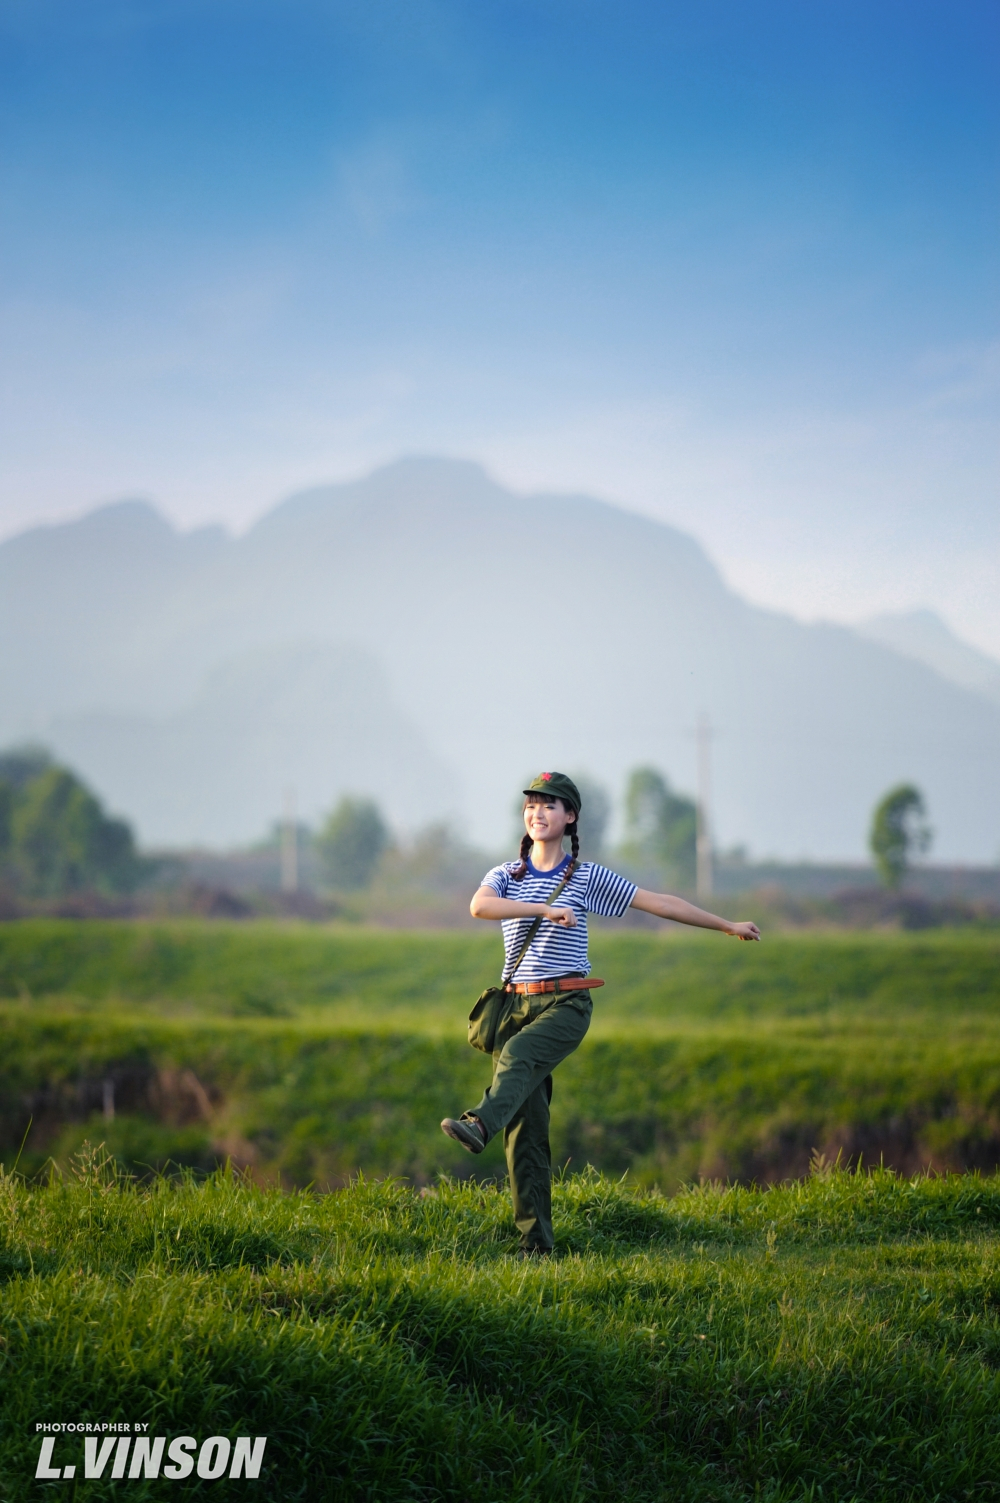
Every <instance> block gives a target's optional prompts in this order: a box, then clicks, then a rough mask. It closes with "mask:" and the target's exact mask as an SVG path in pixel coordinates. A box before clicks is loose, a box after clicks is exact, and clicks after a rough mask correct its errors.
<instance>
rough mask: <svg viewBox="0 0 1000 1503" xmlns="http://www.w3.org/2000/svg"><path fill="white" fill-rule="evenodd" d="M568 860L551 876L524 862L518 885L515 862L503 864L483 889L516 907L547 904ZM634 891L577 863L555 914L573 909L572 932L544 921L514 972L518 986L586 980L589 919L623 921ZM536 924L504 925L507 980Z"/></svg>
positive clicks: (603, 871)
mask: <svg viewBox="0 0 1000 1503" xmlns="http://www.w3.org/2000/svg"><path fill="white" fill-rule="evenodd" d="M569 859H570V858H569V857H568V856H567V857H566V859H565V860H564V861H561V862H560V863H559V865H558V866H557V867H555V868H554V870H552V871H550V872H540V871H538V870H536V868H535V867H534V866H532V864H531V862H530V861H529V862H528V873H527V876H525V877H522V879H521V881H520V882H516V881H514V880H513V879H512V877H511V872H512V871H515V870H516V868H517V867H518V866H519V865H520V862H518V861H505V862H504V864H503V866H495V867H494V868H493V870H492V871H488V872H487V873H486V876H485V877H484V878H483V880H482V884H481V885H482V886H483V887H488V888H489V889H490V891H491V892H495V893H496V895H497V897H498V898H512V899H513V900H514V902H516V903H548V902H549V900H550V899H551V897H552V894H553V892H554V891H555V889H556V888H557V887H558V886H559V883H560V882H561V881H562V879H563V877H564V876H565V875H566V868H567V866H568V865H569ZM637 891H638V889H637V887H636V885H635V883H634V882H629V881H628V879H627V878H626V877H619V876H618V874H617V872H613V871H609V870H608V868H607V867H606V866H598V865H597V864H596V862H593V861H581V862H580V864H579V866H578V867H577V869H576V871H575V872H574V873H573V875H572V877H571V878H570V880H569V882H568V883H567V884H566V886H565V887H564V888H563V890H562V892H561V893H560V894H559V896H558V897H557V898H556V899H555V904H554V906H555V907H556V908H572V910H573V912H574V913H575V914H576V928H575V929H563V928H560V926H559V925H558V924H553V923H552V922H551V921H550V920H549V919H542V926H541V928H540V929H539V931H538V933H537V934H536V935H535V937H534V939H533V940H532V941H531V944H530V946H529V947H528V953H527V955H525V957H524V959H523V960H522V962H521V964H520V965H519V966H518V968H517V975H516V977H515V978H514V979H515V980H516V981H546V980H548V978H549V977H550V976H588V975H589V974H590V961H589V959H588V958H587V914H588V913H598V914H600V915H601V917H602V918H621V916H622V914H623V913H624V912H625V910H626V908H628V906H629V904H630V903H631V901H632V899H633V898H634V897H635V895H636V892H637ZM533 923H534V919H531V918H512V919H504V920H503V921H502V926H501V927H502V928H503V944H504V965H503V974H504V976H505V977H506V976H507V975H508V974H509V972H510V968H511V966H512V965H513V964H514V961H515V960H516V959H517V957H518V954H519V952H520V949H521V946H522V945H523V944H524V941H525V940H526V939H527V937H528V930H529V929H530V928H531V925H532V924H533Z"/></svg>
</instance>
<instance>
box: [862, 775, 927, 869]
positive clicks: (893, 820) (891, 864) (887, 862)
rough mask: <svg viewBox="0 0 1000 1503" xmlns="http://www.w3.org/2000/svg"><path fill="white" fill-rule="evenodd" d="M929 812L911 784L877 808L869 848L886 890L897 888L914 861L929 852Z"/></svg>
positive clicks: (893, 792)
mask: <svg viewBox="0 0 1000 1503" xmlns="http://www.w3.org/2000/svg"><path fill="white" fill-rule="evenodd" d="M926 812H927V811H926V808H925V805H924V796H923V794H922V793H921V792H920V789H919V788H914V786H913V784H912V783H900V784H899V786H898V787H896V788H890V790H889V792H888V793H887V794H886V795H885V797H884V798H883V799H882V800H881V802H880V803H878V804H877V805H876V806H875V812H874V814H873V815H872V827H871V832H870V834H869V836H868V845H869V848H870V850H871V853H872V855H873V856H874V857H875V865H876V866H877V867H878V872H879V876H880V877H881V878H882V881H883V882H884V883H885V885H886V887H890V888H895V887H898V886H899V884H900V883H901V882H902V880H903V876H904V874H905V872H906V868H907V866H908V865H909V863H910V860H911V858H912V857H913V856H919V855H922V854H923V853H924V851H926V850H928V849H929V848H930V843H931V830H930V827H929V825H928V824H927V823H926V819H925V815H926Z"/></svg>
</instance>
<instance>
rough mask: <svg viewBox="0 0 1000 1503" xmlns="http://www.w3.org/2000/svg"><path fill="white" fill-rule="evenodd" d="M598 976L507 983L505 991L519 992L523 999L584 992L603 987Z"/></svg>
mask: <svg viewBox="0 0 1000 1503" xmlns="http://www.w3.org/2000/svg"><path fill="white" fill-rule="evenodd" d="M603 985H604V982H603V981H599V980H598V979H597V977H596V976H552V977H550V979H549V980H548V981H515V982H514V983H513V985H511V983H510V982H508V983H507V986H506V988H505V990H507V991H509V992H519V993H520V994H521V996H522V997H537V995H538V993H539V992H582V991H586V990H587V988H589V987H591V986H603Z"/></svg>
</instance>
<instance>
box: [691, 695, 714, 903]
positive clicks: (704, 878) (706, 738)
mask: <svg viewBox="0 0 1000 1503" xmlns="http://www.w3.org/2000/svg"><path fill="white" fill-rule="evenodd" d="M694 734H695V739H696V741H697V743H698V825H697V843H696V846H695V852H696V862H697V864H696V882H697V888H698V896H699V898H710V897H711V896H712V815H711V809H712V765H711V744H712V737H713V735H714V734H715V733H714V731H713V730H712V723H711V721H710V720H709V718H708V716H707V715H706V714H704V713H702V714H700V715H699V716H698V722H697V725H696V726H695V733H694Z"/></svg>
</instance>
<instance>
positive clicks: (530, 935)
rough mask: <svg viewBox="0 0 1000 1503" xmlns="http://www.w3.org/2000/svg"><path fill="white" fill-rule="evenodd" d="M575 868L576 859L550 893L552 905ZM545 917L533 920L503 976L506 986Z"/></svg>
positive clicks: (541, 916)
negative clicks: (522, 942)
mask: <svg viewBox="0 0 1000 1503" xmlns="http://www.w3.org/2000/svg"><path fill="white" fill-rule="evenodd" d="M575 870H576V862H575V861H571V862H570V864H569V866H568V867H567V869H566V875H565V877H563V879H562V881H561V882H560V883H559V885H558V887H555V888H553V890H552V892H551V893H550V894H549V896H548V898H547V899H546V902H547V903H548V904H549V905H551V904H552V903H553V902H554V901H555V899H556V898H557V897H558V896H559V894H560V893H561V892H562V890H563V888H564V887H565V886H566V884H567V882H569V880H570V878H571V877H572V876H573V874H574V872H575ZM544 917H545V915H544V913H540V914H539V915H538V917H537V918H536V919H534V920H533V921H532V924H531V928H530V929H529V930H528V937H527V939H526V940H525V941H524V944H523V945H522V946H521V953H520V955H518V957H517V959H516V960H515V962H514V964H513V965H512V966H511V968H510V970H509V971H508V972H507V974H506V976H504V977H502V980H503V983H504V985H505V986H506V984H507V983H508V982H509V981H512V980H513V977H514V972H515V971H516V970H517V968H518V966H519V965H520V964H521V961H522V960H523V959H524V957H525V956H526V955H527V953H528V951H529V950H530V948H531V941H532V940H533V939H534V937H535V935H536V934H537V933H538V931H539V929H540V928H541V927H542V920H543V919H544Z"/></svg>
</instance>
